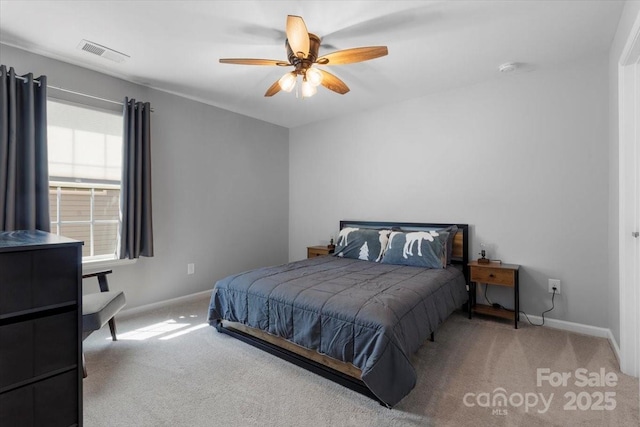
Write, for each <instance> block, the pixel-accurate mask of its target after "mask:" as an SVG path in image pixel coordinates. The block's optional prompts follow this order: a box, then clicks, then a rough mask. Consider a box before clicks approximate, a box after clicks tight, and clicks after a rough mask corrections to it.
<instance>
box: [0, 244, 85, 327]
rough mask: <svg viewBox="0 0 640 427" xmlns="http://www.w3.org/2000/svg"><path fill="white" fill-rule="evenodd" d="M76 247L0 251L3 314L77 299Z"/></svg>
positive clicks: (0, 301) (0, 312)
mask: <svg viewBox="0 0 640 427" xmlns="http://www.w3.org/2000/svg"><path fill="white" fill-rule="evenodd" d="M75 259H77V249H76V248H75V247H68V248H58V249H56V250H47V249H43V250H35V251H29V252H28V253H17V252H16V253H5V254H0V271H2V282H1V283H0V315H3V314H10V313H14V312H20V311H24V310H30V309H37V308H40V307H45V306H48V305H53V304H59V303H64V302H69V301H76V300H77V299H78V287H77V283H78V274H79V268H80V266H79V265H77V266H76V265H73V264H70V263H69V260H75Z"/></svg>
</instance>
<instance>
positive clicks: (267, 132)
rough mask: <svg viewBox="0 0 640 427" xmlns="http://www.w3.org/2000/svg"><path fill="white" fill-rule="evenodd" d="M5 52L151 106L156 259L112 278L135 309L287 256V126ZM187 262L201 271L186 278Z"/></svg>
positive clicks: (2, 57)
mask: <svg viewBox="0 0 640 427" xmlns="http://www.w3.org/2000/svg"><path fill="white" fill-rule="evenodd" d="M0 49H1V50H0V62H1V63H3V64H5V65H8V66H13V67H14V68H16V71H17V72H18V73H27V72H33V73H34V75H40V74H45V75H47V78H48V82H49V84H50V85H55V86H60V87H64V88H67V89H71V90H75V91H79V92H84V93H88V94H92V95H95V96H99V97H104V98H108V99H115V100H121V99H124V97H125V96H129V97H134V98H136V99H137V100H141V101H149V102H151V106H152V107H153V108H154V110H155V112H154V113H153V116H152V128H151V133H152V173H153V177H152V178H153V209H154V237H155V257H153V258H141V259H140V260H139V261H138V262H136V263H135V264H132V265H126V266H120V267H115V268H114V269H113V270H114V273H113V274H112V275H111V276H110V278H109V283H110V285H111V287H112V288H113V289H123V290H124V291H125V294H126V297H127V301H128V307H129V308H131V307H135V306H139V305H142V304H148V303H153V302H157V301H161V300H166V299H170V298H175V297H179V296H183V295H188V294H192V293H195V292H199V291H203V290H210V289H211V288H212V287H213V284H214V282H215V281H216V280H218V279H220V278H223V277H224V276H226V275H229V274H231V273H236V272H238V271H243V270H247V269H250V268H254V267H258V266H263V265H268V264H276V263H281V262H285V261H286V260H287V258H288V203H289V202H288V199H289V195H288V182H289V172H288V168H289V160H288V156H289V154H288V150H289V145H288V139H289V131H288V130H287V129H286V128H283V127H279V126H276V125H272V124H269V123H266V122H262V121H259V120H256V119H252V118H249V117H246V116H242V115H239V114H235V113H231V112H229V111H225V110H221V109H219V108H215V107H212V106H208V105H204V104H201V103H198V102H195V101H191V100H188V99H185V98H181V97H178V96H175V95H172V94H168V93H165V92H161V91H157V90H153V89H150V88H146V87H143V86H139V85H135V84H132V83H129V82H126V81H123V80H120V79H116V78H113V77H109V76H106V75H104V74H100V73H97V72H94V71H90V70H87V69H84V68H80V67H76V66H73V65H69V64H65V63H62V62H59V61H55V60H52V59H48V58H45V57H42V56H39V55H34V54H30V53H27V52H25V51H22V50H18V49H14V48H11V47H8V46H5V45H0ZM50 93H51V94H53V93H54V91H51V92H50ZM76 99H79V98H76ZM83 101H87V100H86V99H85V100H83ZM191 262H192V263H195V274H194V275H189V276H188V275H187V263H191ZM94 281H95V280H94ZM86 286H90V284H89V283H87V284H86V285H85V287H86ZM94 286H95V289H94V290H97V282H96V284H95V285H94Z"/></svg>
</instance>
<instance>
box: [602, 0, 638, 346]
mask: <svg viewBox="0 0 640 427" xmlns="http://www.w3.org/2000/svg"><path fill="white" fill-rule="evenodd" d="M639 14H640V1H628V2H627V3H626V4H625V7H624V9H623V11H622V14H621V16H620V22H619V23H618V30H617V32H616V35H615V37H614V39H613V43H612V44H611V50H610V51H609V280H608V284H609V286H608V290H609V291H608V293H607V296H608V322H609V329H611V333H612V334H613V336H614V338H615V340H616V341H617V342H618V344H619V343H620V274H619V262H620V260H619V238H618V233H619V231H618V227H619V225H620V220H619V211H620V210H619V205H620V200H619V188H618V185H619V180H620V178H619V174H620V168H619V160H620V159H619V151H618V149H619V147H618V145H619V144H618V142H619V132H618V126H619V121H618V62H619V60H620V55H621V54H622V49H623V48H624V46H625V43H626V42H627V39H628V38H629V34H630V32H631V27H632V26H633V23H634V22H635V20H636V19H637V17H638V16H639Z"/></svg>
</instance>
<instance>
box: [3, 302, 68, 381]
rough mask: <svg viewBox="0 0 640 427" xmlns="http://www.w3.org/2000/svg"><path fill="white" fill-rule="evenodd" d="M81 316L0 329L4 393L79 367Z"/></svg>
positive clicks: (61, 317) (40, 319)
mask: <svg viewBox="0 0 640 427" xmlns="http://www.w3.org/2000/svg"><path fill="white" fill-rule="evenodd" d="M77 340H78V312H77V310H73V311H70V312H67V313H62V314H57V315H54V316H46V317H42V318H39V319H34V320H28V321H24V322H19V323H12V324H8V325H3V326H0V343H2V350H0V390H2V388H3V387H6V386H9V385H11V384H15V383H19V382H21V381H25V380H28V379H30V378H32V377H36V376H39V375H43V374H47V373H49V372H52V371H55V370H58V369H64V368H68V367H71V366H73V365H75V366H78V364H79V360H78V342H77Z"/></svg>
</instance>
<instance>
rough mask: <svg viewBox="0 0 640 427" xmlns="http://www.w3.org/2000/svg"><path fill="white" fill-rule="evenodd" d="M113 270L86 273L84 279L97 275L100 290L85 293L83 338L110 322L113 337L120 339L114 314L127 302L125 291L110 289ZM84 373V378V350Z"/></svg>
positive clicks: (114, 339) (83, 362) (85, 372)
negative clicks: (109, 276)
mask: <svg viewBox="0 0 640 427" xmlns="http://www.w3.org/2000/svg"><path fill="white" fill-rule="evenodd" d="M111 272H112V271H111V270H105V271H99V272H96V273H90V274H85V275H83V276H82V278H83V279H87V278H90V277H97V278H98V284H99V285H100V292H96V293H91V294H85V295H83V296H82V340H83V341H84V339H85V338H87V337H88V336H89V335H91V333H92V332H93V331H97V330H98V329H100V328H102V327H103V326H104V325H105V324H106V323H109V330H110V331H111V339H112V340H113V341H118V338H117V337H116V321H115V318H114V316H115V315H116V314H117V313H118V312H119V311H120V310H122V307H124V305H125V304H126V300H125V298H124V293H123V292H122V291H110V290H109V284H108V283H107V274H110V273H111ZM82 373H83V376H84V378H86V377H87V367H86V364H85V361H84V352H83V353H82Z"/></svg>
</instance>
